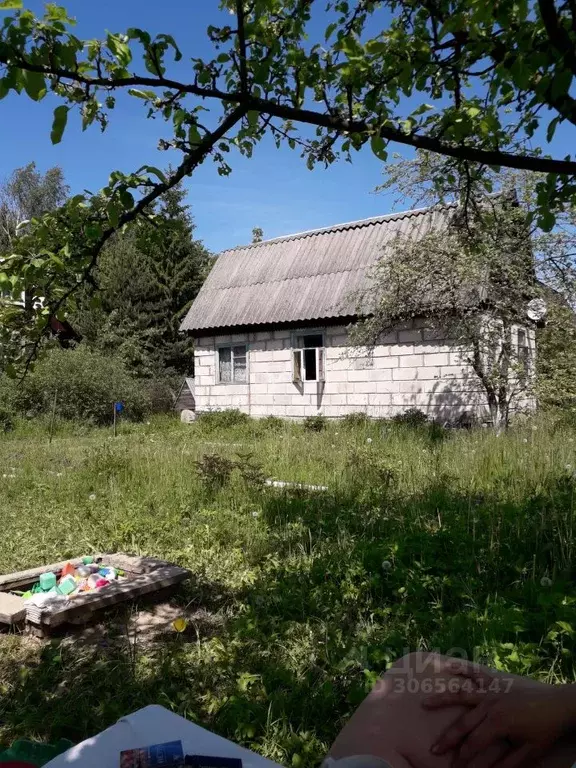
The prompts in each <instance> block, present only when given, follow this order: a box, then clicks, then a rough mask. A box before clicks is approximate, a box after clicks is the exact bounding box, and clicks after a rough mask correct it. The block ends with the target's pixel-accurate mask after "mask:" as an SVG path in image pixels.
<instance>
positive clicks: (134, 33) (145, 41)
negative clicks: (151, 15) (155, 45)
mask: <svg viewBox="0 0 576 768" xmlns="http://www.w3.org/2000/svg"><path fill="white" fill-rule="evenodd" d="M126 34H127V36H128V38H129V39H130V40H139V41H140V42H141V43H142V45H150V41H151V40H152V38H151V37H150V35H149V34H148V32H145V31H144V30H143V29H138V27H130V29H129V30H128V31H127V33H126Z"/></svg>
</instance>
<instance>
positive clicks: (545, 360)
mask: <svg viewBox="0 0 576 768" xmlns="http://www.w3.org/2000/svg"><path fill="white" fill-rule="evenodd" d="M548 304H549V309H548V316H547V318H546V325H545V326H544V327H543V328H542V329H540V331H539V332H538V335H537V344H538V356H537V368H536V370H537V378H536V384H537V388H536V392H537V395H538V400H539V403H540V404H541V405H543V406H545V407H546V406H547V407H552V408H574V407H576V316H575V315H574V310H573V309H572V307H570V306H569V305H568V304H565V303H561V302H559V301H553V300H551V301H549V302H548Z"/></svg>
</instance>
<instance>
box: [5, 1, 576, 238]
mask: <svg viewBox="0 0 576 768" xmlns="http://www.w3.org/2000/svg"><path fill="white" fill-rule="evenodd" d="M25 4H26V5H27V7H30V8H31V9H32V10H34V11H35V12H37V13H38V12H40V11H41V8H42V3H41V2H37V0H29V2H26V0H25ZM63 4H65V5H66V7H67V9H68V11H69V12H70V14H71V15H73V16H75V17H76V18H77V20H78V27H77V31H76V33H77V34H78V35H79V36H80V37H101V36H102V35H103V32H104V30H110V31H112V32H120V31H125V30H126V28H128V27H130V26H137V27H142V28H144V29H147V30H148V31H150V32H168V33H171V34H173V35H174V36H175V38H176V40H177V41H178V43H179V45H180V47H181V49H182V50H183V52H184V56H185V57H186V55H187V56H203V55H208V54H209V51H210V48H209V44H208V43H207V41H206V36H205V29H206V27H207V26H208V24H210V23H218V19H219V17H220V16H219V11H218V5H219V3H218V0H163V2H161V3H159V2H157V1H156V2H153V1H152V0H97V2H87V1H86V0H63ZM215 19H216V22H215ZM324 26H325V25H322V28H323V27H324ZM181 66H182V64H181V65H180V67H181ZM56 103H57V102H56V101H55V100H54V99H53V98H52V97H50V96H49V97H47V98H46V99H45V100H44V101H43V102H41V103H40V104H36V103H34V102H32V101H30V99H28V97H27V96H25V95H22V96H17V95H15V94H14V93H11V94H10V96H9V97H7V98H6V99H4V100H3V101H2V102H0V146H1V147H2V151H1V152H0V178H4V177H6V176H7V175H8V174H9V173H10V172H11V171H12V170H13V169H14V168H16V167H19V166H22V165H25V164H26V163H28V162H30V161H32V160H34V161H35V162H36V163H37V165H38V167H39V168H40V170H42V171H44V170H46V169H47V168H49V167H50V166H53V165H60V166H61V167H62V168H63V169H64V173H65V175H66V179H67V181H68V183H69V185H70V187H71V189H72V192H74V193H75V192H80V191H82V190H83V189H90V190H92V191H97V190H98V189H99V188H100V187H102V186H104V184H106V182H107V179H108V175H109V173H110V171H112V170H114V169H120V170H123V171H127V172H130V171H134V170H136V169H137V168H139V167H140V166H141V165H143V164H145V163H146V164H152V165H160V166H161V167H165V166H166V165H167V164H168V163H169V162H170V156H169V155H167V154H166V153H159V152H158V151H157V149H156V145H157V141H158V139H159V138H160V137H161V136H165V137H167V138H169V132H168V131H167V130H166V129H167V128H168V126H166V125H165V124H163V123H160V122H158V121H148V120H146V119H145V114H146V107H144V106H143V104H142V103H141V102H140V101H139V100H137V99H125V100H122V101H121V103H120V104H119V106H118V107H117V109H116V110H115V111H114V112H113V113H112V118H111V121H110V126H109V128H108V129H107V131H106V132H105V133H101V132H100V130H99V128H98V127H97V126H92V127H91V128H89V129H88V130H87V131H86V132H85V133H82V131H81V130H80V128H79V117H78V116H77V115H76V114H74V115H71V117H70V120H69V124H68V128H67V131H66V134H65V136H64V139H63V141H62V143H61V144H60V145H58V146H56V147H54V146H52V144H51V142H50V136H49V134H50V128H51V123H52V110H53V108H54V106H55V105H56ZM562 145H564V151H562V150H563V146H562ZM394 149H395V150H396V151H399V152H400V151H402V150H401V149H400V148H398V147H395V148H394ZM554 149H555V154H558V155H560V156H563V155H565V154H567V153H568V152H569V151H570V150H569V149H568V136H567V135H566V136H565V137H564V136H563V135H562V132H559V136H558V139H557V140H556V141H555V147H554ZM172 162H173V163H176V162H178V158H177V157H176V155H174V156H173V157H172ZM230 164H231V165H232V168H233V172H232V174H231V175H230V176H229V177H227V178H223V177H220V176H218V174H217V172H216V167H215V166H214V165H213V164H212V163H211V162H210V161H207V162H206V163H205V164H204V165H203V166H202V167H201V168H200V169H199V170H198V171H196V172H195V174H194V176H193V177H192V178H191V179H189V180H187V182H186V187H187V189H188V194H189V203H190V204H191V206H192V211H193V214H194V217H195V220H196V225H197V230H196V234H197V236H198V237H200V238H201V239H202V240H203V241H204V242H205V244H206V245H207V246H208V247H209V248H210V249H211V250H213V251H216V252H217V251H220V250H222V249H224V248H227V247H232V246H234V245H238V244H241V243H245V242H249V241H250V239H251V232H252V228H253V227H255V226H259V227H262V228H263V230H264V236H265V237H267V238H268V237H275V236H278V235H282V234H288V233H291V232H297V231H302V230H306V229H313V228H315V227H322V226H326V225H330V224H335V223H338V222H344V221H351V220H354V219H360V218H366V217H368V216H375V215H379V214H382V213H387V212H389V211H391V210H392V209H393V206H394V201H395V199H396V198H395V195H394V194H391V193H389V194H385V195H383V194H374V192H373V190H374V188H375V187H376V186H377V185H378V184H379V183H380V182H381V181H382V163H380V162H379V161H378V160H377V159H376V158H375V157H374V155H373V154H372V153H371V152H370V150H369V149H368V148H366V149H365V150H364V151H362V152H360V153H357V154H356V155H355V157H354V162H353V163H352V164H350V163H346V162H343V161H341V162H337V163H335V164H333V165H332V166H331V167H329V168H328V169H324V168H323V167H321V166H317V167H316V168H315V169H314V170H313V171H309V170H308V169H307V168H306V165H305V161H303V160H302V159H301V158H300V157H299V154H298V151H292V150H290V149H289V148H288V147H287V146H285V147H283V148H281V149H280V150H277V149H276V147H275V146H274V144H273V142H272V141H271V140H265V141H264V142H262V143H261V144H260V145H259V146H258V147H257V148H256V151H255V153H254V155H253V157H252V158H251V159H247V158H243V157H241V156H239V155H238V156H232V155H231V163H230ZM400 207H409V202H408V204H407V205H406V206H400Z"/></svg>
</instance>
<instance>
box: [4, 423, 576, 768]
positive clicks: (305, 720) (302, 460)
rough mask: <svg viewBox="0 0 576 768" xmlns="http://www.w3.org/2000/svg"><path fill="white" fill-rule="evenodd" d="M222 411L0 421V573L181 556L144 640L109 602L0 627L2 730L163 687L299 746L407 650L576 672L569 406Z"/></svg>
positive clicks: (543, 675) (47, 729) (58, 719)
mask: <svg viewBox="0 0 576 768" xmlns="http://www.w3.org/2000/svg"><path fill="white" fill-rule="evenodd" d="M217 418H222V417H220V416H218V417H217ZM240 421H241V423H237V422H235V423H234V425H233V426H229V427H224V426H218V428H217V429H218V432H217V436H216V437H215V438H212V437H211V438H209V440H207V437H206V433H205V427H203V426H200V427H199V428H197V427H198V426H199V425H194V426H193V427H192V428H191V427H190V426H188V425H181V424H180V423H179V422H177V420H176V419H172V420H169V419H167V418H159V417H158V418H156V417H155V418H154V419H151V424H150V425H135V424H130V425H128V424H123V425H122V426H121V429H120V434H119V436H118V437H117V438H116V440H114V439H113V438H112V437H111V431H110V430H109V429H107V430H104V429H101V430H97V429H93V430H87V429H86V428H84V430H83V431H81V430H80V427H79V426H78V425H68V426H66V425H65V424H64V423H62V424H59V425H58V431H57V432H56V435H55V437H54V439H53V442H52V444H51V445H49V444H48V435H47V429H46V424H44V423H42V424H38V423H37V422H36V421H30V422H26V423H25V424H19V423H17V424H16V428H15V429H14V431H13V432H11V433H9V434H6V435H4V434H0V466H1V467H2V469H0V517H1V522H2V536H1V537H0V573H5V572H9V571H13V570H20V569H24V568H27V567H32V566H37V565H40V564H42V563H46V562H56V561H58V560H62V559H65V558H67V557H70V556H72V555H79V554H88V553H92V552H95V551H110V550H126V551H129V552H135V553H142V554H150V555H154V556H157V557H161V558H164V559H168V560H171V561H174V562H177V563H179V564H181V565H183V566H185V567H187V568H189V569H190V571H191V573H192V579H191V582H190V584H189V585H187V586H185V587H183V589H182V590H181V591H180V592H179V593H178V594H177V595H176V596H175V598H174V602H175V604H176V605H177V606H178V607H179V609H180V610H181V611H182V615H187V614H186V612H187V611H190V612H191V613H192V617H191V618H190V621H189V627H190V631H189V632H185V633H183V634H182V635H176V633H173V635H171V634H168V635H165V636H164V637H163V638H162V639H161V640H160V641H158V642H156V643H153V644H151V645H147V644H144V643H142V641H141V640H139V639H138V638H136V640H135V639H134V637H133V636H132V635H130V636H129V635H128V634H127V632H126V629H125V623H124V624H123V623H122V621H123V619H122V617H121V615H120V614H118V615H116V614H113V615H112V616H110V617H109V618H108V619H107V622H106V623H103V626H102V629H101V631H100V633H99V634H98V642H96V643H93V644H91V643H86V642H83V641H81V640H80V639H79V638H78V637H77V635H76V630H73V631H72V634H71V636H69V637H68V638H63V639H55V640H54V641H53V642H51V643H46V644H31V643H29V642H27V641H26V640H25V639H22V638H21V637H18V636H15V635H10V634H0V691H1V692H2V707H1V709H2V717H1V722H0V742H1V743H10V742H11V741H13V740H14V739H17V738H24V737H28V738H37V739H40V740H45V741H55V740H57V739H58V738H60V737H68V738H70V739H72V740H73V741H79V740H81V739H83V738H86V737H87V736H90V735H93V734H94V733H95V732H97V731H99V730H102V729H103V728H105V727H107V726H109V725H111V724H112V723H114V722H115V721H116V720H117V719H118V718H119V717H121V716H122V715H125V714H126V713H127V712H130V711H133V710H135V709H138V708H140V707H142V706H145V705H146V704H151V703H161V704H163V705H165V706H167V707H169V708H171V709H172V710H174V711H175V712H178V713H179V714H182V715H184V716H186V717H188V718H190V719H193V720H195V721H196V722H198V723H199V724H201V725H204V726H205V727H208V728H210V729H211V730H214V731H216V732H218V733H220V734H222V735H223V736H226V737H228V738H231V739H234V740H237V741H238V742H240V743H241V744H243V745H245V746H248V747H251V748H253V749H256V750H257V751H259V752H260V753H262V754H264V755H266V756H267V757H270V758H271V759H273V760H275V761H277V762H279V763H281V764H284V765H291V764H293V765H302V768H308V767H311V766H314V765H317V764H318V762H319V760H320V759H321V758H322V757H323V756H324V755H325V754H326V751H327V749H328V747H329V745H330V742H331V741H332V739H333V738H334V736H335V734H336V732H337V731H338V730H339V728H340V726H341V724H342V722H343V721H344V720H345V719H346V718H347V717H348V716H349V715H350V713H351V712H352V711H353V710H354V709H355V707H356V706H357V704H358V703H359V701H360V700H361V699H362V697H363V696H364V695H365V693H366V690H367V686H368V685H369V684H371V682H373V681H374V680H375V679H376V678H377V677H378V675H379V674H381V673H382V672H383V671H384V670H385V669H386V668H387V666H388V665H389V664H390V662H391V661H392V660H393V659H394V658H395V657H397V656H399V655H402V654H403V653H404V652H405V651H406V650H415V649H417V648H424V649H429V648H436V649H438V650H440V651H442V652H448V651H450V650H452V652H453V653H454V649H460V653H461V654H466V655H467V656H468V657H469V658H477V659H479V660H480V661H482V662H485V663H488V664H490V665H494V666H497V667H498V668H500V669H501V670H504V671H508V672H512V673H518V674H524V675H531V676H533V677H535V678H538V679H540V680H544V681H548V682H572V681H574V679H575V672H574V664H573V658H574V654H575V653H576V626H575V624H576V622H575V621H574V608H575V606H576V588H575V584H574V575H575V572H574V563H575V562H576V514H575V499H576V479H575V473H576V428H575V427H574V425H573V424H571V423H558V419H557V418H545V417H542V418H538V419H537V420H531V421H523V422H522V423H519V424H518V425H517V426H515V427H514V428H513V429H511V430H509V431H508V432H506V433H505V434H502V435H500V436H497V435H495V434H494V433H493V432H491V431H490V430H483V429H470V430H446V431H442V434H441V437H439V438H438V439H436V438H434V439H432V436H431V435H432V433H431V427H429V426H427V425H424V426H422V427H421V428H418V429H411V428H407V427H405V426H402V425H388V426H387V428H386V430H385V432H384V431H383V430H382V428H381V425H380V424H378V423H373V422H370V423H367V424H364V423H362V421H361V420H360V419H359V420H358V423H356V424H354V425H350V424H348V426H347V428H346V429H343V428H342V427H343V425H341V424H340V423H330V424H329V426H328V427H327V428H326V429H324V430H322V431H320V432H315V431H312V432H310V431H304V430H303V429H302V425H301V424H298V423H286V424H284V425H283V429H281V430H280V429H278V431H276V429H275V428H274V429H266V428H262V426H261V422H251V421H246V420H245V419H241V420H240ZM439 434H440V433H439ZM209 441H210V442H215V443H216V442H217V443H218V453H219V455H218V456H217V457H215V458H214V457H213V456H212V455H210V454H208V455H206V449H205V443H206V442H209ZM238 443H242V446H241V447H239V446H238ZM195 462H196V463H195ZM195 469H196V471H194V470H195ZM2 474H5V475H6V478H2V477H1V475H2ZM262 476H266V477H274V478H277V479H279V480H283V481H286V482H296V483H303V484H311V485H323V486H327V487H328V489H329V490H328V491H325V492H322V493H313V492H305V491H301V492H295V491H291V490H289V489H286V490H284V489H276V488H269V487H267V486H265V487H261V486H260V480H261V478H262ZM243 478H244V479H243ZM115 627H116V629H115ZM71 638H72V639H73V642H72V641H71ZM55 692H56V693H55ZM59 692H64V693H61V695H60V693H59ZM94 697H96V704H97V706H95V703H94V702H95V698H94Z"/></svg>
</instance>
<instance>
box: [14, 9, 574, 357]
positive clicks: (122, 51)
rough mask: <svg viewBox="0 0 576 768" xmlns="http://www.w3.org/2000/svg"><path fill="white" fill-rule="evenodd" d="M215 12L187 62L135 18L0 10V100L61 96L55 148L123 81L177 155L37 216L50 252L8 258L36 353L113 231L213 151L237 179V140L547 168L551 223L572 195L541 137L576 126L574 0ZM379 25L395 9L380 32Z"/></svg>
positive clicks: (103, 109)
mask: <svg viewBox="0 0 576 768" xmlns="http://www.w3.org/2000/svg"><path fill="white" fill-rule="evenodd" d="M221 6H222V8H223V9H226V10H229V11H230V13H231V14H232V15H233V17H234V18H233V19H231V20H230V22H229V23H221V24H220V25H219V26H217V25H211V26H209V27H208V30H207V36H208V39H209V41H210V43H211V44H212V46H213V51H214V52H213V55H212V57H209V58H207V59H200V58H198V57H194V56H193V55H192V56H190V54H189V53H187V55H186V57H184V55H183V53H182V52H181V50H180V48H179V47H178V44H177V43H176V41H175V40H174V39H173V38H172V37H171V36H170V35H166V34H158V35H156V36H153V35H152V34H151V33H149V32H148V31H146V30H142V29H138V28H130V29H128V30H127V31H126V33H112V32H110V33H107V34H106V36H105V37H104V39H102V40H88V41H84V40H81V39H79V38H78V37H77V36H75V35H74V34H73V32H72V29H73V26H72V25H73V22H72V20H71V19H70V18H69V17H68V15H67V13H66V11H65V9H63V8H61V7H59V6H57V5H54V4H48V6H47V9H46V13H45V15H44V17H43V18H41V19H39V18H36V17H35V16H34V14H33V13H32V12H31V11H29V10H22V9H21V7H22V0H3V2H2V3H1V7H2V8H3V9H4V10H8V11H10V10H15V13H13V14H12V15H9V16H7V17H6V18H5V23H4V25H3V27H2V28H1V31H0V67H2V75H3V76H2V77H1V78H0V96H2V95H5V94H6V93H8V92H9V91H10V90H14V91H16V92H18V93H21V92H24V93H26V94H27V95H28V96H29V97H30V98H31V99H34V100H37V101H38V100H40V99H42V98H44V97H45V96H46V94H47V93H48V91H51V92H52V93H53V94H54V95H55V96H56V97H57V98H59V99H60V101H61V103H60V104H59V105H58V106H57V107H56V109H55V112H54V121H53V126H52V133H51V136H52V140H53V141H54V142H55V143H56V142H59V141H60V140H61V139H62V136H63V133H64V130H65V127H66V122H67V120H68V116H69V112H70V110H75V109H78V110H79V112H80V114H81V119H82V124H83V127H87V126H89V125H90V124H92V123H94V122H96V123H98V124H99V125H100V126H101V127H102V128H104V127H105V126H106V125H107V123H108V121H109V119H110V117H111V114H112V112H113V110H114V107H115V104H116V94H117V92H120V91H122V92H127V93H128V94H130V96H132V97H133V98H134V99H138V100H140V101H141V102H142V104H143V106H144V108H145V109H146V110H147V112H146V114H147V116H148V117H149V118H159V119H162V120H164V121H165V122H166V123H167V126H168V136H167V138H166V139H165V140H163V141H162V143H161V146H162V147H163V148H165V149H173V150H177V151H179V152H180V153H181V155H182V160H181V162H180V164H179V165H178V167H177V168H176V169H175V170H174V171H173V172H170V173H168V174H165V173H163V172H162V171H161V170H159V169H157V168H154V167H151V166H147V165H144V166H142V168H140V169H139V170H138V171H136V172H135V173H132V174H125V173H122V172H120V171H113V172H112V173H111V175H110V180H109V183H108V185H107V186H106V187H105V188H104V189H103V190H102V192H101V193H100V194H98V195H96V196H93V197H85V196H76V197H74V198H73V199H72V200H70V201H69V203H68V204H67V207H66V211H65V214H66V215H65V216H60V215H58V216H52V217H51V216H48V217H45V218H44V220H43V221H42V222H38V224H37V226H36V227H35V228H34V229H33V230H31V231H30V233H29V234H30V237H31V238H34V239H36V240H39V241H40V242H41V243H42V244H43V246H44V247H43V249H42V251H43V253H42V256H41V257H38V255H36V256H35V257H34V258H31V257H30V253H31V252H32V251H33V250H35V252H36V254H38V251H39V249H38V248H37V247H36V248H35V249H33V248H32V247H31V246H30V245H29V244H27V243H26V242H21V243H20V244H19V249H18V253H17V254H16V255H17V258H14V259H12V260H11V261H10V275H9V277H11V278H14V279H15V280H16V282H17V285H16V284H15V285H14V289H15V290H24V289H25V288H26V286H27V285H28V284H30V285H33V286H40V287H39V288H38V290H39V291H40V290H41V291H42V293H41V295H43V296H45V297H46V300H47V302H48V305H47V307H45V310H44V312H45V313H44V315H41V314H40V310H39V319H38V322H37V323H36V325H35V327H34V328H33V329H31V332H32V338H34V339H35V341H34V343H33V345H32V352H34V351H35V350H36V349H37V347H38V344H39V339H40V337H41V334H42V331H43V328H44V327H45V325H46V322H47V316H49V315H50V313H60V312H61V311H65V310H66V309H67V307H68V306H69V303H70V302H69V300H70V298H71V297H72V296H73V295H74V294H75V293H76V292H77V291H78V286H79V284H80V285H81V284H82V283H83V282H85V281H86V280H87V279H88V277H89V275H90V274H91V273H92V272H93V271H94V269H95V268H96V266H97V262H98V257H99V253H100V252H101V251H102V249H103V247H104V246H105V244H106V243H107V242H108V241H109V240H110V238H111V237H112V235H113V233H114V232H115V231H116V230H117V229H118V228H119V227H122V226H124V225H125V224H127V223H128V222H130V221H133V220H134V219H136V218H137V217H138V216H139V215H140V214H142V213H143V212H144V211H145V210H146V209H147V208H149V206H150V204H151V203H152V202H153V201H154V200H156V199H158V198H159V197H160V196H161V195H162V194H164V193H165V192H166V191H167V190H168V189H170V188H172V187H173V186H175V185H176V184H178V183H179V182H180V181H181V180H182V179H183V178H184V177H185V176H189V175H191V174H193V173H194V171H195V169H196V168H197V167H198V166H199V165H200V164H201V163H202V162H203V161H204V160H205V159H206V158H207V157H208V156H211V157H212V158H213V160H214V161H215V162H216V164H217V167H218V172H219V173H221V174H224V175H226V174H228V173H230V170H231V167H230V164H229V161H228V158H229V157H230V152H231V150H236V151H239V152H241V153H243V154H245V155H250V154H251V153H252V151H253V149H254V146H255V145H256V143H257V142H258V141H259V140H260V139H261V138H262V137H263V136H264V135H265V134H266V133H268V132H271V133H272V135H273V136H274V138H275V139H276V141H277V142H278V143H279V144H280V143H281V142H283V141H285V142H287V143H288V144H289V145H290V146H291V147H294V148H296V147H297V148H298V149H299V150H300V151H301V152H302V154H303V155H304V156H305V157H306V159H307V162H308V165H309V166H310V167H313V166H314V164H315V163H316V162H323V163H326V164H328V163H331V162H332V161H333V160H334V159H335V158H336V157H338V156H339V155H344V156H345V157H348V156H349V155H350V154H351V153H352V152H353V151H354V150H357V149H359V148H361V147H362V146H363V145H364V144H366V143H370V145H371V148H372V151H373V152H374V153H375V154H376V156H377V157H378V158H379V159H380V160H382V161H384V160H386V157H387V154H386V153H387V147H388V145H389V144H390V143H397V144H400V145H408V146H410V147H415V148H417V149H424V150H428V151H431V152H434V153H437V154H439V155H441V156H444V157H446V158H448V159H449V160H450V162H451V163H452V166H453V168H454V169H455V171H459V170H461V168H462V165H463V164H464V165H465V164H467V163H476V164H479V165H478V167H479V168H480V169H482V170H480V171H479V175H480V176H482V174H483V169H489V168H491V167H494V166H503V167H508V168H516V169H526V170H529V171H537V172H541V173H543V174H545V177H544V178H543V179H542V180H541V181H539V183H538V189H537V200H536V202H537V206H536V208H537V214H538V217H539V223H540V225H541V226H542V227H543V228H545V229H550V228H551V227H552V226H553V224H554V213H555V210H556V209H558V208H559V207H561V206H562V204H563V203H565V202H566V201H570V200H573V199H574V196H575V195H576V187H575V183H574V174H575V172H576V160H574V159H572V157H571V156H570V155H569V156H567V157H549V156H547V155H546V154H544V153H543V152H541V151H540V150H539V149H535V150H532V149H531V148H530V140H531V139H532V137H534V136H535V133H536V131H539V130H540V131H542V130H545V131H546V138H547V141H551V140H552V138H553V136H554V132H555V130H556V128H557V126H558V125H559V124H560V123H563V124H565V125H571V126H573V125H576V99H575V98H574V96H573V95H572V92H571V84H572V81H573V77H574V74H576V56H575V54H574V51H575V50H576V45H575V43H576V10H575V8H574V4H573V3H570V2H564V0H521V1H520V2H512V0H504V1H503V2H495V3H488V2H486V1H485V0H425V2H422V3H414V2H410V3H406V2H403V1H402V0H328V2H327V4H326V6H325V5H322V6H320V5H318V3H314V1H313V0H282V1H280V0H253V1H252V2H251V3H247V2H245V0H222V2H221ZM382 10H384V11H385V13H381V11H382ZM313 15H314V16H316V15H318V17H319V18H322V19H324V18H326V21H327V26H326V29H325V31H324V35H323V36H322V37H321V39H317V40H309V39H308V37H307V31H308V30H309V29H310V28H312V27H313V26H314V25H313V24H311V22H312V21H313V20H312V16H313ZM320 15H321V16H320ZM380 19H386V21H385V25H384V26H383V27H382V28H379V27H378V24H379V22H380ZM138 58H139V59H140V61H139V62H137V59H138ZM182 59H184V60H188V61H191V71H190V74H189V76H188V77H186V76H185V75H184V76H183V77H182V78H181V77H180V74H181V72H182V69H181V66H179V67H176V68H174V69H172V61H173V60H175V61H177V62H178V61H180V60H182ZM206 109H208V110H209V112H210V114H209V115H208V116H206V115H205V114H204V112H205V110H206ZM308 126H311V127H312V128H314V129H315V134H314V133H312V135H311V132H310V131H309V129H308ZM433 182H434V183H436V184H440V183H441V182H442V178H441V177H438V176H436V177H435V178H434V179H433ZM487 183H488V182H487ZM70 222H72V223H70ZM78 222H81V224H80V230H81V238H80V241H78V240H77V238H76V236H77V231H76V230H77V228H78ZM71 230H72V236H73V238H74V240H73V242H72V241H71ZM78 242H80V243H81V247H77V245H75V244H77V243H78ZM62 264H63V265H64V266H62ZM70 275H73V276H74V279H71V277H70Z"/></svg>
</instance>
